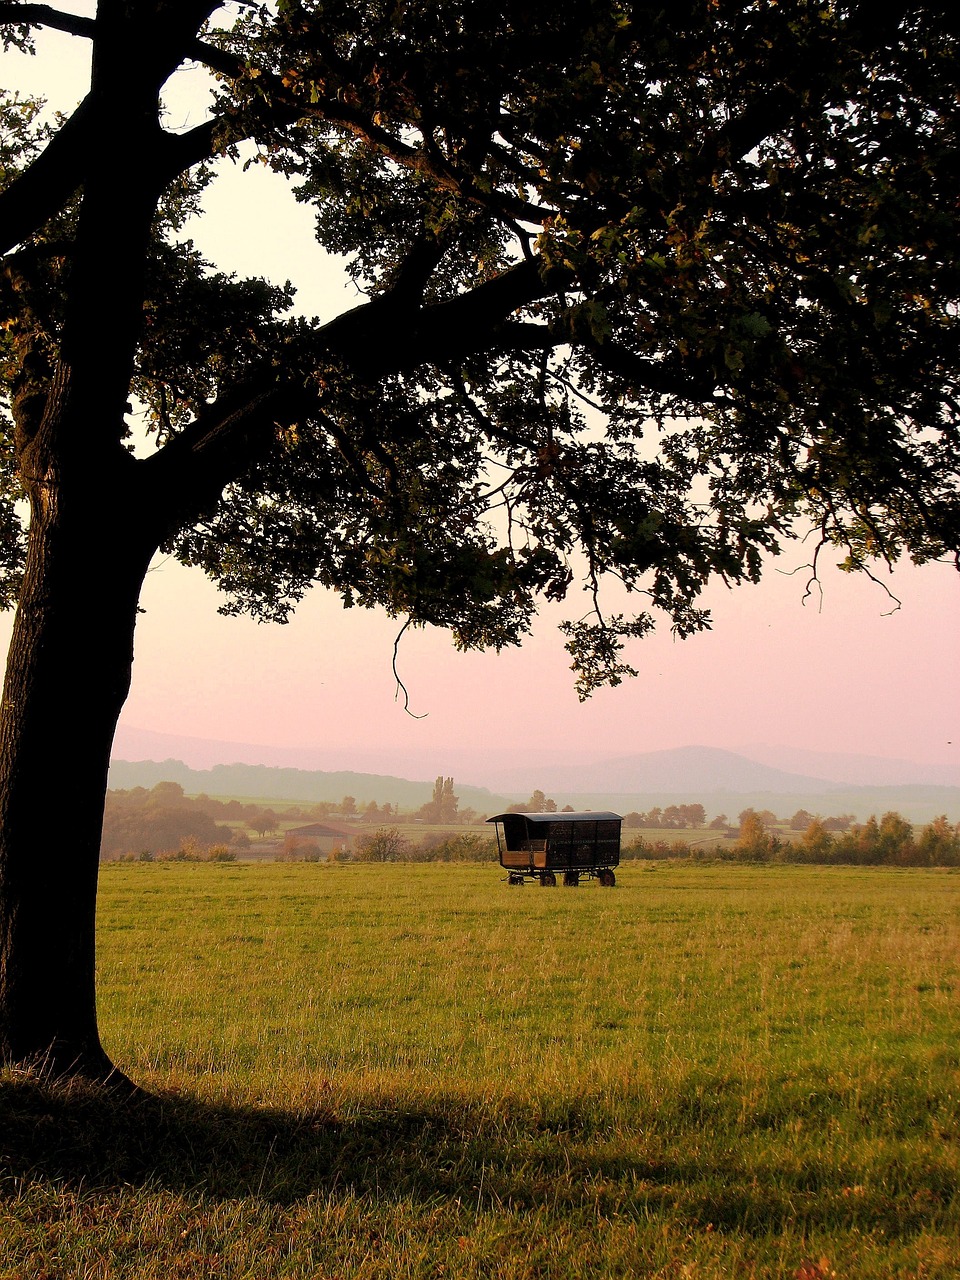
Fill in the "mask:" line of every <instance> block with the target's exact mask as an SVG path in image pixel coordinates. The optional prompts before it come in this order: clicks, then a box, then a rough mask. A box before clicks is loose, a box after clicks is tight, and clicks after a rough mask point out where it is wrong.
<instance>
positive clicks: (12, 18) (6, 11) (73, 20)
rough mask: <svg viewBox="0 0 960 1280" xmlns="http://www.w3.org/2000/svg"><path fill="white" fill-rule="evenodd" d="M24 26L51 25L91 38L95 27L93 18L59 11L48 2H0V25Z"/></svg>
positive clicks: (69, 33) (73, 34)
mask: <svg viewBox="0 0 960 1280" xmlns="http://www.w3.org/2000/svg"><path fill="white" fill-rule="evenodd" d="M7 24H10V25H12V26H18V27H20V26H24V27H52V28H53V29H54V30H55V31H65V32H66V33H67V35H71V36H85V37H86V38H87V39H88V40H92V39H93V37H94V33H95V32H96V29H97V24H96V22H95V21H94V19H93V18H81V17H80V16H79V15H78V14H75V13H61V12H60V10H59V9H54V8H51V6H50V5H48V4H0V25H7Z"/></svg>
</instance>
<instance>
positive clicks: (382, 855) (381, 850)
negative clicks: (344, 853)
mask: <svg viewBox="0 0 960 1280" xmlns="http://www.w3.org/2000/svg"><path fill="white" fill-rule="evenodd" d="M411 847H412V846H411V844H410V841H409V840H408V839H407V837H406V836H405V835H403V833H402V832H401V831H400V829H399V827H380V828H378V829H377V830H376V831H371V832H370V833H369V834H368V835H362V836H358V837H357V843H356V846H355V850H354V856H355V857H356V859H357V861H358V862H407V861H409V858H410V851H411Z"/></svg>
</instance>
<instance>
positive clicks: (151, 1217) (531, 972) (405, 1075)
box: [0, 863, 960, 1280]
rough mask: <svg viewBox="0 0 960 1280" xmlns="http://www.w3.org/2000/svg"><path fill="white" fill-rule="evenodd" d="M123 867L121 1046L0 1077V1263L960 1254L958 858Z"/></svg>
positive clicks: (611, 1272) (568, 1265) (111, 1001)
mask: <svg viewBox="0 0 960 1280" xmlns="http://www.w3.org/2000/svg"><path fill="white" fill-rule="evenodd" d="M502 874H503V873H502V872H501V871H500V870H499V868H495V867H462V866H445V865H440V866H435V865H432V866H411V867H398V866H391V865H386V866H373V865H346V866H329V867H328V866H324V865H322V864H320V865H303V864H291V865H283V864H276V865H274V864H270V865H255V864H242V863H238V864H223V865H208V864H201V865H195V864H178V863H167V864H134V865H110V866H107V867H105V868H104V870H103V875H102V907H101V970H102V990H103V996H102V1022H103V1029H104V1036H105V1040H106V1042H107V1044H108V1046H109V1048H110V1050H111V1052H112V1053H113V1055H114V1057H115V1058H116V1060H117V1061H118V1062H119V1063H120V1064H122V1065H123V1066H124V1068H125V1069H126V1070H127V1071H128V1072H129V1073H130V1074H132V1075H133V1076H134V1077H135V1078H136V1079H137V1080H138V1081H140V1082H141V1083H143V1084H145V1085H147V1086H148V1087H149V1088H151V1089H153V1090H154V1091H156V1092H157V1093H158V1094H160V1095H161V1096H160V1100H159V1101H158V1102H156V1103H148V1104H141V1105H139V1106H137V1107H133V1108H127V1109H122V1108H117V1107H116V1106H114V1105H111V1104H109V1103H105V1102H103V1101H102V1100H99V1099H98V1098H96V1097H95V1096H88V1095H83V1094H79V1095H74V1096H69V1095H64V1094H59V1093H57V1092H55V1091H53V1092H51V1091H40V1090H37V1089H35V1088H33V1087H32V1086H30V1085H28V1084H27V1083H26V1082H24V1081H22V1080H19V1079H18V1078H16V1077H15V1076H13V1075H10V1074H8V1075H6V1076H5V1077H0V1193H2V1197H0V1278H2V1280H13V1277H17V1278H18V1280H19V1278H20V1277H24V1280H26V1278H27V1277H36V1278H38V1280H68V1278H69V1280H73V1278H74V1277H77V1278H79V1277H83V1278H84V1280H88V1278H90V1280H92V1278H99V1277H110V1278H113V1277H123V1278H124V1280H128V1278H129V1280H133V1278H134V1277H137V1278H141V1277H143V1278H146V1277H156V1278H157V1280H159V1278H160V1277H163V1278H164V1280H177V1278H178V1277H184V1278H189V1280H193V1277H208V1276H209V1277H229V1278H231V1280H233V1278H235V1277H236V1278H239V1277H244V1278H249V1280H254V1278H256V1280H267V1278H270V1277H274V1276H277V1277H297V1278H298V1280H299V1278H301V1277H304V1278H305V1277H311V1278H313V1280H353V1278H354V1277H358V1278H363V1280H366V1278H368V1277H369V1278H373V1277H378V1278H379V1277H388V1276H389V1277H395V1276H396V1277H409V1278H413V1277H417V1278H420V1277H423V1278H426V1277H430V1278H431V1280H432V1278H434V1277H437V1278H439V1277H444V1278H448V1277H456V1278H459V1277H472V1278H476V1280H480V1278H484V1280H486V1278H487V1277H490V1278H497V1280H501V1278H502V1280H514V1278H519V1277H529V1278H530V1280H534V1278H537V1277H546V1278H548V1280H553V1278H557V1280H561V1278H563V1280H572V1278H573V1277H630V1276H641V1277H647V1276H651V1277H652V1276H658V1277H659V1276H662V1277H678V1278H683V1277H695V1278H697V1280H710V1278H719V1277H736V1278H737V1280H741V1278H743V1280H746V1278H747V1277H781V1276H784V1277H791V1278H796V1280H825V1278H826V1277H829V1276H833V1275H836V1276H837V1277H838V1278H839V1280H843V1278H844V1277H847V1278H860V1277H862V1278H864V1280H868V1278H869V1280H894V1278H901V1277H902V1278H906V1277H915V1278H917V1280H920V1278H921V1277H923V1280H932V1278H937V1277H943V1278H944V1280H946V1278H947V1277H949V1278H950V1280H956V1277H957V1276H958V1274H960V1201H958V1172H960V1142H958V1139H960V874H956V873H950V872H937V871H896V870H888V869H882V870H880V869H863V870H861V869H840V868H801V867H782V866H778V867H759V868H758V867H744V866H729V865H727V866H709V865H708V866H704V865H681V864H672V863H666V864H657V865H656V866H655V868H654V867H653V866H652V865H650V864H643V863H633V864H629V865H627V866H624V867H623V868H621V871H620V875H619V883H618V886H617V888H616V889H614V890H606V889H601V888H600V887H598V886H597V885H595V884H590V885H588V886H587V885H585V886H583V887H581V888H580V889H578V890H568V889H553V890H542V889H539V888H536V887H533V886H526V887H524V888H522V889H510V888H507V887H506V885H505V884H504V883H503V881H502V880H501V878H500V877H501V876H502Z"/></svg>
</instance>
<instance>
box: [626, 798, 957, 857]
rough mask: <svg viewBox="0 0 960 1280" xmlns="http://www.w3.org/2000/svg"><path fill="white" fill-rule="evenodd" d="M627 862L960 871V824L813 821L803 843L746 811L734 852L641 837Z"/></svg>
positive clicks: (890, 817)
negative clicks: (833, 824)
mask: <svg viewBox="0 0 960 1280" xmlns="http://www.w3.org/2000/svg"><path fill="white" fill-rule="evenodd" d="M622 857H623V858H625V859H631V858H645V859H667V858H685V857H689V858H695V859H704V858H720V859H722V860H725V861H736V862H783V863H811V864H820V865H824V866H891V867H956V866H960V823H958V824H956V825H954V824H951V823H950V822H948V821H947V819H946V817H945V816H941V817H939V818H935V819H934V820H933V822H930V823H928V824H927V825H926V826H925V827H923V828H921V830H920V832H919V834H917V833H915V832H914V828H913V825H912V824H911V823H910V822H908V821H907V820H906V818H904V817H903V816H902V815H901V814H899V813H894V812H890V813H885V814H884V815H883V817H882V818H881V819H880V820H879V821H878V820H877V818H876V817H871V818H868V819H867V821H866V822H864V823H862V824H858V823H853V824H851V825H850V827H849V830H847V831H842V832H833V831H830V830H829V829H828V828H827V825H826V822H825V821H822V820H820V819H816V818H815V819H814V820H813V821H812V822H810V823H809V824H808V826H807V828H806V830H805V831H804V833H803V835H802V836H801V838H800V839H799V840H784V839H782V838H781V837H780V836H779V835H777V833H776V831H772V830H771V829H770V827H769V825H768V824H767V823H765V822H764V821H763V817H762V815H761V814H759V813H754V812H753V811H752V810H751V811H745V812H744V814H743V821H742V824H741V827H740V834H739V838H738V840H737V843H736V844H735V845H733V846H726V847H724V846H712V847H705V846H704V845H700V846H691V845H689V844H686V843H684V842H682V841H677V842H668V841H665V840H654V841H651V840H646V839H644V837H642V836H641V837H639V838H638V839H637V840H634V841H633V842H632V843H631V844H629V845H626V846H624V849H623V852H622Z"/></svg>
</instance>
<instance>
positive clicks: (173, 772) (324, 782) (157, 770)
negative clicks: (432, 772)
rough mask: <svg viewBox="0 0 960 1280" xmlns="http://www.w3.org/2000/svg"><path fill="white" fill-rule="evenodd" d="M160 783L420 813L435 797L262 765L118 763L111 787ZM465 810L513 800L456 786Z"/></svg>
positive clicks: (374, 777)
mask: <svg viewBox="0 0 960 1280" xmlns="http://www.w3.org/2000/svg"><path fill="white" fill-rule="evenodd" d="M158 782H179V784H180V785H181V786H182V787H183V789H184V791H186V792H188V793H189V794H191V795H196V794H198V793H200V792H205V793H206V794H207V795H211V796H242V797H244V798H247V799H250V800H298V801H300V802H301V803H307V804H311V803H316V802H317V801H319V800H342V799H343V797H344V796H348V795H349V796H353V797H354V799H355V800H356V801H357V803H358V804H360V805H363V804H366V803H368V802H369V801H371V800H376V801H377V803H378V804H388V803H389V804H399V805H401V806H402V807H403V808H408V809H416V808H419V807H420V805H422V804H426V803H427V801H428V800H429V799H430V797H431V795H432V794H433V779H432V778H431V779H430V780H429V781H411V780H410V779H408V778H395V777H391V776H390V775H389V774H375V773H354V772H351V771H348V770H341V771H337V772H333V773H327V772H323V771H320V770H308V769H283V768H274V767H271V766H268V765H262V764H218V765H214V766H213V768H211V769H191V768H189V767H188V766H187V765H185V764H184V763H183V761H182V760H162V761H155V760H138V761H129V760H114V761H113V762H112V764H111V765H110V781H109V785H110V787H111V788H112V789H114V790H129V789H130V788H131V787H153V786H156V784H157V783H158ZM455 790H456V793H457V795H458V796H459V797H460V807H461V809H468V808H469V809H476V810H477V812H478V813H497V812H499V811H500V810H501V809H503V808H505V807H506V806H507V805H508V804H509V803H510V801H509V800H507V799H506V798H505V797H504V796H502V795H495V794H494V793H493V792H491V791H488V790H487V789H486V788H485V787H470V786H462V785H461V784H460V783H459V782H457V783H456V786H455Z"/></svg>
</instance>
